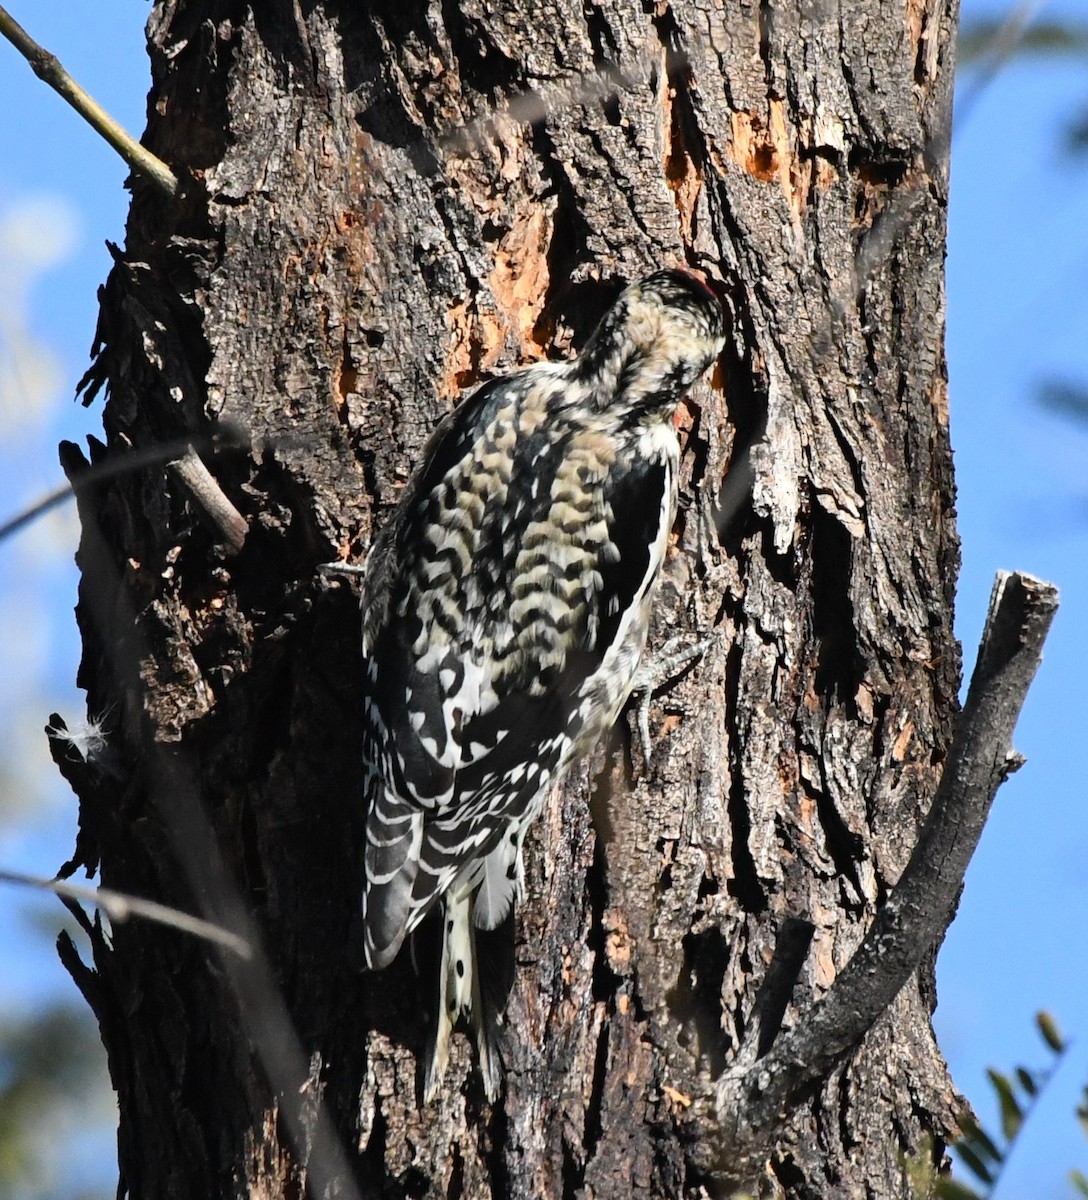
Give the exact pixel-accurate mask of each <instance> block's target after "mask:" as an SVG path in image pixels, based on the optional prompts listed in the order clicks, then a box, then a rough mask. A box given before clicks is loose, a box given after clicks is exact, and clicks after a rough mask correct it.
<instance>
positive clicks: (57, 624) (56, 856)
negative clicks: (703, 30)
mask: <svg viewBox="0 0 1088 1200" xmlns="http://www.w3.org/2000/svg"><path fill="white" fill-rule="evenodd" d="M11 7H12V8H13V9H14V10H15V15H16V16H17V17H19V18H21V19H22V20H23V21H24V23H25V24H26V25H27V28H28V30H29V32H30V33H31V34H32V35H34V36H35V37H37V38H38V39H39V40H40V41H41V42H42V43H43V44H45V45H46V46H48V47H49V48H50V49H51V50H53V51H54V53H56V54H57V55H58V56H59V57H60V58H61V60H62V61H63V62H64V63H65V65H66V66H67V67H68V68H69V69H70V70H71V71H72V73H73V74H74V75H75V76H76V78H77V79H79V80H80V81H81V82H82V83H83V84H84V85H85V86H86V87H87V88H88V89H89V90H90V91H91V92H92V94H94V95H95V97H96V98H97V99H98V100H99V101H100V102H101V103H102V104H103V105H104V106H105V107H106V108H107V109H108V110H109V111H110V112H111V113H113V114H114V115H115V116H116V117H117V118H118V119H119V120H121V121H122V123H123V124H125V125H126V126H127V127H128V128H129V129H131V130H134V131H137V132H138V131H140V130H141V129H142V128H143V124H144V105H145V96H146V90H147V83H148V68H147V60H146V56H145V54H144V49H143V22H144V20H145V19H146V16H147V13H148V11H149V8H148V5H146V4H145V3H140V2H138V0H101V2H100V3H97V4H94V5H91V4H86V3H84V4H73V3H72V2H71V0H34V3H30V2H29V0H23V2H21V3H20V2H19V0H12V3H11ZM1004 11H1006V9H1005V7H1004V6H1002V5H997V4H991V3H987V2H985V0H965V3H964V15H965V17H971V16H977V15H980V14H984V13H989V14H995V15H999V14H1002V13H1003V12H1004ZM1063 11H1064V12H1065V13H1066V14H1067V15H1069V16H1072V17H1080V18H1081V19H1084V13H1083V9H1082V6H1081V5H1080V4H1079V3H1077V2H1076V0H1067V2H1066V3H1065V5H1064V6H1063V5H1061V4H1058V3H1050V4H1045V5H1044V6H1043V8H1042V11H1041V12H1040V14H1039V16H1040V17H1041V18H1046V17H1050V16H1055V15H1059V14H1061V13H1062V12H1063ZM1078 105H1079V106H1080V107H1081V108H1082V109H1083V108H1085V107H1088V63H1085V62H1081V63H1080V64H1072V63H1060V62H1057V61H1049V62H1045V63H1042V62H1040V61H1038V60H1026V61H1024V62H1017V63H1014V64H1012V65H1010V66H1008V67H1007V68H1006V69H1005V70H1004V71H1003V72H1002V73H1001V74H1000V75H999V77H998V78H997V80H996V82H995V83H994V84H993V85H992V86H991V87H990V88H989V89H988V90H987V91H986V93H985V94H984V95H983V96H982V97H981V99H980V100H979V102H978V104H977V105H976V107H975V109H974V111H973V112H972V113H971V115H970V118H969V120H968V121H967V122H966V123H965V124H964V125H963V126H962V127H961V128H958V129H957V133H956V138H955V143H954V148H953V167H952V207H951V229H950V239H949V255H948V353H949V362H950V375H951V413H952V434H953V443H954V446H955V453H956V468H957V479H958V487H959V499H958V510H959V518H960V534H961V537H962V541H963V572H962V575H961V579H960V589H959V600H958V614H957V628H958V632H959V635H960V637H961V638H962V639H963V643H964V652H965V663H966V664H967V667H968V669H969V668H970V665H971V664H972V663H973V660H974V653H975V648H976V646H977V643H978V636H979V632H980V629H981V625H982V620H983V617H984V614H985V611H986V604H987V600H988V597H989V591H990V584H991V581H992V578H993V574H994V571H995V570H997V569H998V568H1001V567H1005V568H1015V569H1020V570H1026V571H1030V572H1032V573H1034V574H1037V575H1041V576H1044V577H1046V578H1049V579H1052V580H1054V581H1055V582H1056V583H1057V584H1058V585H1059V587H1060V588H1061V591H1062V608H1061V611H1060V612H1059V615H1058V618H1057V621H1056V623H1055V626H1054V630H1053V633H1052V635H1051V638H1050V641H1049V642H1048V645H1047V650H1046V658H1045V662H1044V665H1043V668H1042V670H1041V672H1040V674H1039V677H1038V679H1037V680H1036V683H1035V685H1034V688H1033V689H1032V692H1031V695H1030V697H1029V700H1028V704H1027V707H1026V709H1025V712H1024V714H1023V717H1022V719H1021V722H1020V726H1019V730H1018V733H1017V739H1016V741H1017V747H1018V749H1020V750H1021V751H1022V752H1023V753H1024V754H1026V755H1027V757H1028V765H1027V766H1026V767H1025V768H1024V769H1023V770H1022V771H1021V772H1020V773H1019V774H1018V775H1016V776H1014V777H1013V779H1012V780H1010V782H1009V783H1008V784H1006V785H1005V787H1004V788H1003V789H1002V791H1001V792H1000V794H999V796H998V800H997V803H996V805H995V807H994V811H993V815H992V817H991V820H990V823H989V825H988V826H987V829H986V831H985V833H984V835H983V839H982V844H981V846H980V848H979V851H978V853H977V854H976V857H975V860H974V862H973V863H972V865H971V868H970V871H969V872H968V876H967V884H966V888H965V891H964V894H963V898H962V901H961V904H960V910H959V915H958V916H957V919H956V921H955V922H954V924H953V925H952V928H951V930H950V932H949V934H948V937H947V940H946V942H945V945H944V947H943V949H942V951H941V956H940V960H939V964H938V985H939V999H940V1004H939V1007H938V1010H937V1014H936V1027H937V1031H938V1037H939V1040H940V1043H941V1046H942V1048H943V1050H944V1052H945V1055H946V1057H947V1058H948V1060H949V1063H950V1066H951V1068H952V1073H953V1077H954V1079H955V1081H956V1083H957V1085H958V1086H959V1087H960V1088H961V1089H962V1090H963V1091H965V1092H966V1093H967V1095H968V1096H969V1097H970V1098H971V1100H972V1101H973V1103H975V1105H976V1106H977V1108H978V1110H979V1112H980V1114H981V1115H982V1116H983V1118H984V1119H986V1118H987V1117H992V1114H993V1105H992V1103H991V1102H990V1097H989V1089H988V1087H987V1085H986V1083H985V1074H984V1072H985V1068H986V1066H988V1065H991V1064H992V1065H995V1066H998V1067H1000V1068H1002V1069H1011V1068H1012V1067H1013V1066H1014V1065H1016V1064H1017V1063H1025V1064H1028V1065H1033V1064H1042V1063H1043V1062H1045V1060H1046V1055H1045V1053H1044V1052H1043V1050H1042V1048H1041V1045H1040V1043H1039V1041H1038V1038H1037V1036H1036V1035H1035V1033H1034V1030H1033V1014H1034V1013H1035V1012H1036V1011H1037V1010H1038V1009H1040V1008H1047V1009H1049V1010H1051V1011H1052V1012H1053V1013H1054V1014H1055V1016H1056V1017H1057V1019H1058V1021H1059V1023H1060V1025H1061V1026H1062V1028H1063V1030H1064V1031H1065V1032H1066V1034H1067V1035H1069V1036H1071V1037H1074V1038H1076V1039H1078V1040H1077V1041H1076V1043H1075V1045H1074V1047H1073V1049H1072V1050H1071V1052H1070V1054H1069V1055H1068V1057H1067V1061H1066V1063H1065V1065H1064V1066H1063V1069H1062V1072H1061V1074H1060V1075H1059V1077H1058V1079H1057V1080H1056V1082H1055V1086H1054V1087H1053V1088H1052V1089H1051V1092H1050V1093H1049V1094H1048V1096H1047V1098H1046V1101H1045V1111H1044V1113H1043V1114H1042V1119H1041V1121H1040V1122H1039V1123H1037V1124H1036V1125H1035V1126H1034V1127H1033V1128H1031V1129H1030V1130H1029V1133H1028V1134H1027V1135H1026V1140H1025V1144H1024V1145H1023V1146H1022V1148H1021V1150H1020V1151H1019V1153H1018V1156H1017V1157H1016V1158H1015V1159H1014V1161H1013V1163H1012V1166H1011V1168H1010V1170H1009V1171H1008V1172H1007V1173H1006V1176H1005V1177H1004V1178H1003V1180H1002V1184H1001V1189H1000V1191H999V1193H998V1196H999V1197H1000V1200H1017V1198H1018V1197H1026V1198H1030V1200H1048V1198H1049V1197H1054V1198H1058V1197H1069V1196H1071V1195H1072V1193H1071V1191H1070V1189H1069V1188H1068V1186H1067V1185H1066V1184H1065V1182H1064V1180H1065V1175H1066V1172H1067V1170H1068V1168H1069V1167H1071V1166H1079V1167H1080V1168H1081V1169H1082V1170H1085V1171H1088V1142H1086V1141H1085V1140H1084V1138H1083V1136H1082V1134H1081V1133H1080V1132H1079V1130H1078V1128H1077V1125H1076V1122H1075V1120H1074V1118H1073V1108H1074V1106H1075V1103H1076V1097H1077V1094H1078V1092H1079V1089H1080V1088H1081V1087H1082V1086H1083V1085H1084V1083H1085V1082H1086V1081H1088V969H1086V954H1085V949H1084V947H1085V941H1086V938H1085V933H1084V931H1085V930H1086V929H1088V809H1086V806H1085V803H1084V801H1085V784H1084V771H1083V769H1082V764H1081V761H1080V760H1081V751H1082V749H1083V747H1084V746H1085V745H1086V744H1088V736H1086V733H1085V708H1086V705H1085V700H1084V696H1085V687H1086V685H1085V678H1084V673H1085V665H1086V664H1088V470H1086V464H1088V425H1086V426H1085V427H1084V428H1078V427H1077V426H1075V425H1073V424H1071V423H1069V421H1068V420H1065V419H1062V418H1060V417H1058V416H1055V415H1053V414H1051V413H1049V412H1047V411H1046V410H1045V409H1044V408H1042V407H1041V406H1040V405H1039V403H1038V400H1037V390H1038V385H1039V384H1040V382H1041V381H1043V380H1044V379H1050V378H1065V379H1069V380H1071V381H1074V382H1079V383H1081V384H1084V385H1086V386H1088V302H1086V295H1088V292H1086V287H1085V281H1086V280H1088V220H1086V216H1088V160H1086V161H1083V162H1081V163H1079V164H1077V163H1071V162H1070V161H1069V160H1068V159H1067V158H1066V157H1064V155H1063V153H1062V147H1061V135H1060V131H1061V129H1062V128H1063V122H1065V121H1066V120H1067V119H1068V118H1069V117H1070V115H1071V113H1072V112H1073V111H1075V110H1076V108H1077V106H1078ZM0 110H2V111H3V112H4V113H5V114H7V117H8V119H7V121H5V122H4V125H3V128H2V129H0V273H2V274H3V275H4V278H5V289H6V290H5V295H6V296H7V297H8V299H11V295H12V293H13V292H15V293H17V292H18V287H16V286H14V284H13V283H12V281H15V284H18V283H19V281H20V280H21V281H22V282H23V284H25V286H26V288H29V289H30V290H29V292H28V293H27V294H26V295H25V300H26V304H25V305H24V312H23V317H24V318H25V319H24V320H23V324H22V325H20V324H19V323H18V321H16V323H15V325H12V323H11V322H12V320H13V319H14V318H12V317H11V316H10V314H9V315H8V317H6V318H5V315H4V314H5V310H4V305H3V303H2V302H0V384H2V383H3V382H4V380H5V378H6V377H5V370H7V369H8V368H9V367H10V366H11V362H12V356H13V353H14V352H13V351H12V347H11V343H12V340H13V339H14V340H15V341H18V342H19V343H20V347H19V356H18V357H19V361H18V363H17V364H16V366H17V367H18V370H17V371H16V376H15V378H16V381H17V387H16V386H14V385H12V384H11V377H10V372H9V375H8V376H7V378H8V383H9V386H8V387H7V389H6V390H7V392H8V394H7V395H4V394H2V392H0V462H2V463H3V471H2V472H0V515H5V514H7V513H9V512H12V511H14V510H16V509H17V508H18V507H20V506H21V505H22V504H24V503H25V502H26V501H27V500H28V499H31V498H33V497H34V496H36V495H37V494H39V493H40V492H41V491H43V490H45V489H47V488H48V487H50V486H52V485H53V484H54V483H55V482H57V480H58V479H59V469H58V468H57V465H56V456H55V444H56V441H57V440H58V438H59V437H69V438H76V439H81V438H82V435H83V434H84V433H87V432H95V431H96V429H97V428H98V426H99V418H98V411H99V410H98V406H97V405H96V406H95V407H94V408H92V409H91V410H90V411H89V412H88V411H86V410H84V409H82V408H81V407H79V406H78V405H76V404H74V403H73V402H72V399H71V396H72V392H73V389H74V385H75V382H76V380H77V379H78V378H79V376H80V375H81V374H82V372H83V370H84V368H85V367H86V365H87V354H88V351H89V348H90V344H91V340H92V337H93V334H94V324H95V314H96V309H97V301H96V297H95V293H96V289H97V287H98V286H99V284H100V283H102V281H103V280H104V279H105V277H106V273H107V271H108V269H109V257H108V255H107V253H106V250H105V247H104V245H103V243H104V240H105V239H107V238H108V239H110V240H112V241H116V242H122V241H123V236H124V219H125V214H126V211H127V206H128V195H127V193H126V192H125V191H124V190H123V188H122V183H123V180H124V178H125V175H126V170H125V168H124V166H123V164H121V163H120V161H119V160H118V159H117V158H116V156H115V155H114V153H113V152H112V151H111V150H110V149H109V148H108V147H107V146H106V145H105V143H103V142H102V141H101V140H100V139H98V138H97V137H96V136H94V135H93V134H92V133H91V132H90V131H89V130H88V129H87V128H86V127H84V126H83V125H82V124H81V122H80V121H79V120H78V118H76V117H75V115H74V114H73V113H71V111H70V110H69V109H68V108H67V107H66V106H65V104H64V103H63V102H62V101H61V100H60V99H59V97H57V96H55V95H54V94H53V93H52V92H50V91H49V90H48V89H47V88H46V87H44V86H43V85H42V84H40V83H39V82H38V81H37V80H36V79H35V78H34V76H33V75H32V74H31V73H30V70H29V68H27V67H26V66H25V64H23V62H22V60H21V59H19V58H18V57H17V56H16V55H15V53H14V51H13V50H11V49H10V48H9V47H8V46H7V45H6V44H0ZM18 298H19V297H18V296H15V299H18ZM26 309H28V310H29V315H27V313H26V311H25V310H26ZM5 321H6V324H5ZM5 364H6V365H5ZM74 545H75V525H74V521H73V519H72V517H71V515H70V514H69V515H68V516H67V517H64V516H60V517H57V518H54V519H53V520H52V521H50V522H49V523H48V524H42V525H38V526H36V527H35V528H34V530H33V531H32V532H31V533H29V534H24V535H23V536H21V537H20V538H19V539H16V540H14V541H11V542H8V543H7V544H5V545H0V655H2V659H0V661H2V662H3V664H4V669H3V671H2V672H0V675H2V677H3V678H4V679H6V680H7V681H8V682H6V683H0V721H3V722H4V727H5V728H6V729H7V730H8V731H9V736H8V738H6V739H5V745H6V751H5V761H4V762H3V763H2V764H0V865H4V866H9V867H12V868H17V869H22V870H31V871H39V872H41V873H43V874H52V872H53V871H54V870H55V869H56V867H57V865H58V863H59V862H60V861H62V860H63V858H65V857H67V854H68V853H69V850H70V847H71V844H72V835H73V830H74V825H75V810H74V802H73V801H72V799H71V797H70V796H67V795H66V794H65V791H64V788H63V786H61V785H60V784H59V781H58V780H57V779H56V777H55V775H54V774H53V772H52V768H51V766H50V765H49V763H48V760H47V757H46V756H45V754H44V739H43V738H42V737H41V733H40V730H41V727H42V726H43V725H44V723H45V721H46V719H47V717H48V714H49V712H50V711H52V710H54V709H59V710H60V711H61V712H62V713H64V714H65V715H66V716H78V715H80V713H81V701H80V698H79V694H78V693H77V692H76V690H75V687H74V676H75V669H76V665H77V663H78V658H79V645H78V639H77V636H76V632H75V626H74V622H73V620H72V617H71V608H72V605H73V604H74V601H75V586H76V577H75V571H74V567H73V566H72V563H71V555H72V552H73V550H74ZM16 800H17V801H18V805H15V804H14V803H13V801H16ZM43 903H46V904H47V902H43ZM43 903H39V902H37V901H33V900H30V899H28V898H27V897H25V896H24V895H22V894H21V893H12V892H11V891H10V890H0V925H2V927H3V928H4V930H5V936H4V939H3V942H2V944H0V1014H4V1013H7V1014H11V1013H13V1012H17V1011H18V1010H19V1009H20V1008H21V1007H27V1006H30V1005H31V1004H33V1003H35V1002H36V1001H37V999H38V998H39V997H40V996H41V995H43V994H55V993H57V992H58V991H61V992H63V993H65V994H71V993H72V988H71V984H70V982H69V981H68V979H67V976H66V975H65V974H64V972H63V971H62V970H61V968H60V966H59V964H57V962H56V960H55V956H54V955H53V953H52V950H51V947H50V942H49V939H46V938H43V937H42V936H41V933H40V932H39V929H38V924H39V923H40V920H41V914H42V911H43ZM45 911H47V912H50V913H52V911H53V910H51V909H48V908H46V910H45ZM35 913H36V914H37V917H35V918H32V916H31V914H35ZM103 1146H104V1149H103V1148H102V1147H99V1148H98V1149H97V1150H96V1149H95V1148H94V1147H90V1148H88V1147H87V1146H86V1145H84V1146H83V1148H82V1151H81V1162H82V1163H83V1171H84V1173H83V1175H82V1181H84V1182H90V1181H101V1182H104V1183H109V1182H110V1181H111V1180H112V1178H113V1175H112V1165H111V1159H110V1155H111V1153H112V1149H111V1146H112V1137H111V1136H110V1135H109V1134H108V1133H107V1134H106V1141H105V1142H104V1143H103Z"/></svg>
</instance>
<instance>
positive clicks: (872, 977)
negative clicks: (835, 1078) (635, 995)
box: [715, 571, 1058, 1169]
mask: <svg viewBox="0 0 1088 1200" xmlns="http://www.w3.org/2000/svg"><path fill="white" fill-rule="evenodd" d="M1057 607H1058V590H1057V588H1055V587H1054V585H1053V584H1050V583H1045V582H1043V581H1042V580H1038V579H1034V578H1033V577H1032V576H1030V575H1021V574H1015V573H1009V572H1005V571H1002V572H999V573H998V576H997V578H996V580H995V582H994V589H993V594H992V596H991V598H990V611H989V614H988V616H987V620H986V627H985V630H984V631H983V635H982V643H981V645H980V647H979V654H978V662H977V663H976V665H975V671H974V674H973V675H972V677H971V687H970V689H969V691H968V693H967V703H966V704H965V706H964V710H963V713H962V714H961V717H960V722H959V726H958V728H957V730H956V735H955V738H954V739H953V742H952V747H951V750H950V751H949V755H948V760H947V762H946V764H945V768H944V773H943V774H942V776H941V782H940V785H939V787H938V788H937V793H936V795H935V796H934V799H933V805H932V807H931V808H930V812H929V815H928V817H927V818H926V822H925V825H924V826H923V828H922V832H921V835H920V837H919V839H918V843H917V845H916V846H915V848H914V852H913V853H912V854H911V857H910V861H909V862H908V863H907V866H906V868H905V870H904V871H903V874H902V876H901V877H900V879H899V882H898V883H897V884H896V886H895V887H894V888H893V890H892V892H891V895H890V896H889V898H888V901H887V903H886V904H885V905H884V907H883V908H882V909H881V910H880V912H878V913H877V915H876V917H875V918H874V920H873V923H872V925H871V926H870V928H869V931H868V933H867V934H866V935H865V938H864V940H863V941H862V943H861V945H860V946H859V947H858V949H857V951H856V952H855V954H854V956H853V958H851V960H850V961H849V962H848V963H847V965H846V966H845V967H844V968H843V970H842V971H841V972H840V973H839V975H838V976H837V978H836V979H835V981H834V983H833V984H832V985H831V987H830V988H829V989H828V991H827V993H826V995H825V996H824V997H823V999H822V1000H820V1001H818V1002H817V1003H816V1004H815V1005H813V1007H812V1008H811V1009H810V1010H809V1011H808V1013H806V1014H804V1015H802V1016H801V1017H800V1019H799V1020H798V1021H797V1023H796V1025H795V1026H794V1027H793V1028H792V1029H791V1030H790V1031H789V1032H788V1033H786V1034H784V1035H783V1036H782V1037H780V1038H779V1039H778V1040H777V1041H776V1042H775V1043H774V1044H773V1046H772V1047H771V1049H770V1051H769V1052H768V1053H767V1054H766V1055H765V1056H764V1057H762V1058H759V1059H757V1060H756V1061H755V1062H754V1063H751V1064H750V1065H740V1066H738V1068H736V1069H734V1070H732V1071H730V1072H727V1073H726V1075H725V1076H723V1078H722V1079H721V1081H720V1082H719V1085H718V1089H717V1096H716V1104H715V1108H716V1115H717V1120H718V1123H719V1127H720V1128H721V1130H722V1133H723V1137H724V1141H725V1144H726V1151H727V1157H729V1158H730V1159H731V1163H732V1166H731V1169H737V1168H738V1167H739V1166H740V1164H741V1161H742V1160H746V1159H748V1157H749V1155H754V1157H755V1159H756V1160H758V1159H761V1158H762V1157H764V1155H763V1147H762V1142H763V1140H764V1139H765V1138H766V1137H767V1136H770V1135H771V1131H772V1130H773V1128H774V1126H775V1122H776V1121H777V1120H778V1118H779V1115H780V1114H781V1113H782V1112H783V1111H785V1110H787V1109H788V1107H789V1105H790V1104H791V1103H792V1102H793V1101H794V1100H795V1099H796V1097H797V1096H798V1095H799V1094H801V1093H802V1092H803V1091H804V1090H805V1089H806V1088H808V1087H811V1086H813V1085H814V1083H815V1082H816V1081H817V1080H818V1079H820V1078H822V1077H823V1076H824V1075H826V1073H827V1072H828V1071H829V1070H830V1069H831V1068H832V1067H833V1065H834V1064H835V1063H836V1062H840V1061H842V1059H843V1058H844V1057H845V1056H846V1055H847V1054H849V1053H850V1052H852V1051H853V1050H854V1049H856V1047H857V1046H858V1045H859V1044H860V1042H861V1040H862V1038H863V1037H864V1036H865V1034H866V1033H867V1032H868V1030H869V1029H870V1028H871V1027H872V1025H873V1023H874V1022H875V1021H876V1020H877V1018H878V1017H879V1016H880V1015H881V1014H882V1013H884V1012H886V1011H887V1009H888V1007H889V1005H890V1004H891V1003H892V1001H893V1000H894V999H895V997H896V995H897V994H898V992H899V991H900V990H901V989H902V987H903V986H904V985H905V984H906V982H907V980H908V979H909V978H910V976H911V974H912V973H913V972H914V971H915V969H916V968H917V966H918V964H919V962H921V960H922V958H923V957H924V956H925V955H926V954H927V953H928V952H929V950H930V949H932V947H933V945H934V943H935V942H936V941H937V939H938V938H939V937H940V935H941V933H942V932H943V931H944V930H945V929H946V928H947V926H948V923H949V921H950V919H951V915H952V911H953V908H954V904H955V900H956V896H957V894H958V893H959V889H960V886H961V884H962V883H963V876H964V873H965V872H966V870H967V865H968V863H969V862H970V860H971V855H972V854H973V853H974V850H975V847H976V846H977V844H978V839H979V836H980V835H981V833H982V827H983V825H984V824H985V821H986V817H987V816H988V814H989V811H990V806H991V804H992V803H993V798H994V796H995V795H996V793H997V789H998V787H1000V785H1001V783H1002V782H1003V781H1004V780H1005V779H1006V778H1007V777H1008V775H1009V774H1010V773H1011V772H1012V771H1014V770H1016V769H1017V768H1018V767H1019V766H1020V765H1021V764H1022V762H1023V759H1022V758H1021V757H1020V756H1019V755H1018V754H1016V752H1015V751H1014V750H1013V749H1012V733H1013V729H1014V727H1015V725H1016V720H1017V717H1018V716H1019V714H1020V709H1021V708H1022V707H1023V703H1024V699H1025V697H1026V695H1027V691H1028V687H1029V686H1030V684H1031V681H1032V679H1033V678H1034V676H1035V672H1036V670H1037V669H1038V666H1039V662H1040V658H1041V653H1042V646H1043V642H1044V641H1045V639H1046V635H1047V632H1048V630H1049V629H1050V623H1051V621H1052V620H1053V618H1054V613H1055V612H1056V611H1057Z"/></svg>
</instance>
